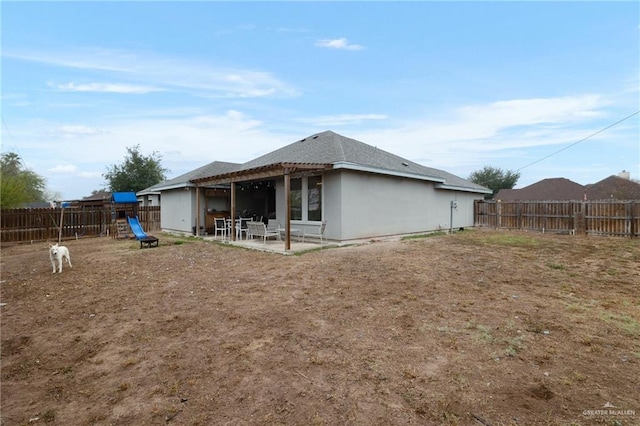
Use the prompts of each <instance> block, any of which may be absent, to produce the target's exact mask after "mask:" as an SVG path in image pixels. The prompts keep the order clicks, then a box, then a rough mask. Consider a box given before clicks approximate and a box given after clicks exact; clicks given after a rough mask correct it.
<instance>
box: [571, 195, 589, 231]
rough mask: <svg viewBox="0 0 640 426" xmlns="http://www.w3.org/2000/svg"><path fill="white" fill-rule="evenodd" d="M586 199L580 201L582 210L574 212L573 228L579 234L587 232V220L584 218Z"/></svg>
mask: <svg viewBox="0 0 640 426" xmlns="http://www.w3.org/2000/svg"><path fill="white" fill-rule="evenodd" d="M584 209H585V205H584V201H582V202H581V203H580V211H578V212H575V213H574V214H573V230H574V232H575V233H576V234H577V235H584V234H586V233H587V230H586V220H585V219H584Z"/></svg>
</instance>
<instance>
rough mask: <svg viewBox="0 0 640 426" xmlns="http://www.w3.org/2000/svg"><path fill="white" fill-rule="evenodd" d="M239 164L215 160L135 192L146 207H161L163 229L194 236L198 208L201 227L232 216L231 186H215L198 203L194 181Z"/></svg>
mask: <svg viewBox="0 0 640 426" xmlns="http://www.w3.org/2000/svg"><path fill="white" fill-rule="evenodd" d="M238 167H240V164H236V163H227V162H223V161H214V162H212V163H209V164H206V165H204V166H202V167H199V168H197V169H195V170H192V171H190V172H188V173H184V174H182V175H180V176H178V177H175V178H173V179H169V180H165V181H163V182H160V183H158V184H156V185H153V186H150V187H149V188H146V189H143V190H142V191H139V192H137V193H136V195H137V197H138V199H142V200H143V201H142V203H143V205H145V204H144V203H145V201H144V200H147V204H146V205H160V206H161V207H162V208H161V209H160V224H161V225H160V226H161V228H162V230H163V231H168V232H179V233H195V227H196V216H197V212H196V207H197V206H198V205H200V206H202V211H201V212H200V213H201V215H200V216H201V218H202V219H201V222H200V223H201V224H202V225H200V226H201V228H202V229H203V230H205V229H206V228H209V227H212V226H213V219H214V218H215V217H217V216H229V215H230V210H231V208H230V205H229V203H230V198H229V185H228V184H225V185H212V186H210V187H208V188H206V190H205V191H204V192H203V193H201V194H199V196H200V197H201V199H200V200H196V191H195V187H196V185H195V184H194V183H192V182H191V180H192V179H197V178H200V177H203V176H211V175H216V174H220V173H227V172H230V171H232V170H236V169H237V168H238Z"/></svg>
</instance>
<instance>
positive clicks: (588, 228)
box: [474, 200, 640, 237]
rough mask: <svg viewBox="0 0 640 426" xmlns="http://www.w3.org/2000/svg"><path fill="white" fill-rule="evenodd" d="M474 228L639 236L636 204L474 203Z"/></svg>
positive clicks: (639, 215)
mask: <svg viewBox="0 0 640 426" xmlns="http://www.w3.org/2000/svg"><path fill="white" fill-rule="evenodd" d="M474 223H475V226H486V227H492V228H497V229H522V230H530V231H540V232H553V233H571V234H573V233H575V234H587V235H611V236H626V237H638V236H640V200H629V201H627V200H611V201H609V200H605V201H496V200H476V202H475V205H474Z"/></svg>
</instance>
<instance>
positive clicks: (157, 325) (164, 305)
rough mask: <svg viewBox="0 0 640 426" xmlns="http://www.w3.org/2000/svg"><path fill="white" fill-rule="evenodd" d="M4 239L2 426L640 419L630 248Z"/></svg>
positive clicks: (491, 234)
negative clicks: (59, 247) (288, 252)
mask: <svg viewBox="0 0 640 426" xmlns="http://www.w3.org/2000/svg"><path fill="white" fill-rule="evenodd" d="M65 245H67V246H68V247H69V249H70V251H71V258H72V263H73V268H68V267H67V266H66V265H65V267H64V270H63V272H62V274H52V273H51V266H50V263H49V259H48V251H47V250H48V243H44V242H41V243H36V244H33V245H28V244H25V245H14V246H3V247H2V253H1V255H2V259H1V266H2V276H1V290H2V293H1V300H0V302H2V307H1V308H0V312H1V314H2V329H1V332H2V376H1V379H2V389H1V391H2V395H1V397H2V399H1V402H2V407H1V408H2V411H1V424H2V425H6V426H10V425H31V424H33V425H38V424H58V425H92V424H97V425H165V424H169V425H225V424H230V425H231V424H232V425H278V424H281V425H347V424H349V425H405V424H420V425H442V424H445V425H449V424H451V425H485V426H487V425H494V426H496V425H540V424H541V425H590V424H605V425H638V424H640V381H639V379H640V374H639V373H638V372H639V371H640V338H639V336H640V291H639V289H640V241H638V240H631V239H623V238H620V239H618V238H604V237H578V236H575V237H574V236H553V235H539V234H526V233H516V232H495V231H483V230H468V231H463V232H460V233H457V234H455V235H452V236H447V235H444V236H433V237H429V238H416V239H410V240H404V241H372V242H370V243H368V244H364V245H358V246H355V245H354V246H348V247H342V248H332V249H326V250H320V251H313V252H308V253H305V254H302V255H299V256H282V255H278V254H269V253H262V252H256V251H249V250H246V249H240V248H234V247H230V246H225V245H220V244H218V243H215V242H204V241H201V240H195V239H188V238H184V239H180V238H177V237H168V236H164V235H163V236H161V241H160V247H158V248H151V249H143V250H140V249H139V245H138V244H137V243H136V242H132V241H115V240H112V239H108V238H93V239H85V240H79V241H69V242H66V243H65Z"/></svg>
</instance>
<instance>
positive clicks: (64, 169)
mask: <svg viewBox="0 0 640 426" xmlns="http://www.w3.org/2000/svg"><path fill="white" fill-rule="evenodd" d="M76 170H78V168H77V167H76V166H74V165H73V164H62V165H58V166H55V167H53V168H51V169H48V170H47V171H48V172H50V173H63V174H68V173H75V172H76Z"/></svg>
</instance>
